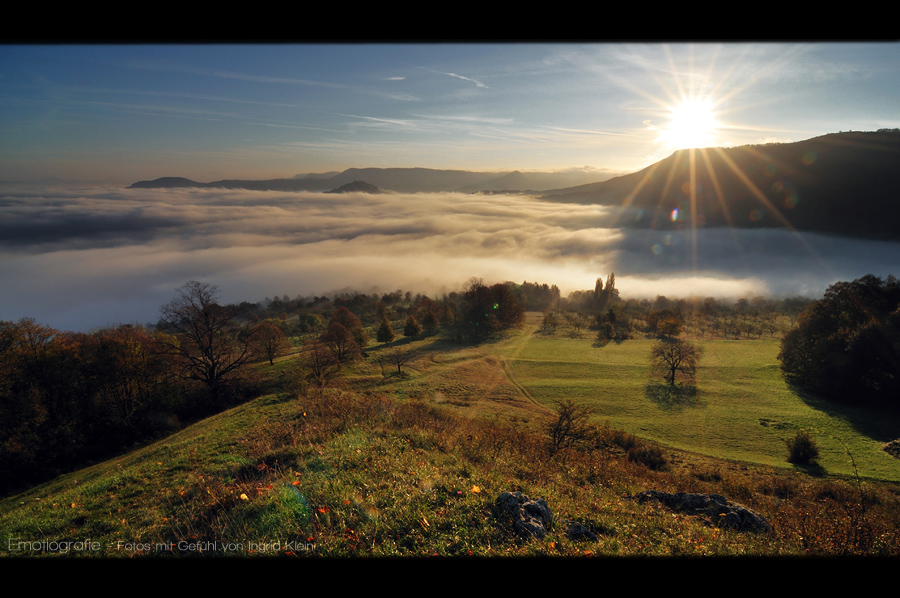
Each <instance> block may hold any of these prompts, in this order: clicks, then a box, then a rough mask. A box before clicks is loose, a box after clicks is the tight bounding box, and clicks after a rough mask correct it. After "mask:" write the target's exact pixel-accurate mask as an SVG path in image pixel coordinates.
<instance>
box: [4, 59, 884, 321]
mask: <svg viewBox="0 0 900 598" xmlns="http://www.w3.org/2000/svg"><path fill="white" fill-rule="evenodd" d="M898 54H900V52H898V47H897V45H896V44H585V45H571V44H509V45H507V44H486V45H484V44H472V45H452V44H451V45H427V44H425V45H413V44H408V45H405V44H396V45H394V44H387V45H375V46H366V45H354V44H348V45H341V44H335V45H322V46H317V45H291V44H285V45H276V46H254V45H246V46H235V47H231V46H222V47H206V46H202V45H198V46H188V47H181V46H166V45H161V46H140V45H134V46H96V47H95V46H74V47H66V46H52V47H43V46H6V47H4V48H3V49H2V50H0V69H2V70H0V72H2V73H3V74H4V77H5V80H4V81H5V84H4V86H3V91H2V92H0V102H2V105H3V106H4V110H3V111H2V114H3V116H2V117H0V151H2V152H3V155H4V160H3V161H2V163H0V181H5V182H0V281H2V283H3V284H2V285H0V319H3V320H18V319H19V318H23V317H32V318H35V319H36V320H37V321H39V322H42V323H45V324H47V325H49V326H53V327H55V328H59V329H66V330H82V331H86V330H91V329H94V328H96V327H100V326H107V325H113V324H117V323H122V322H137V323H142V324H143V323H148V322H154V321H155V320H156V318H157V317H158V313H159V307H160V306H161V305H163V304H164V303H166V302H167V301H169V300H170V299H171V297H172V293H173V291H174V289H176V288H177V287H179V286H180V285H182V284H183V283H184V282H185V281H187V280H191V279H196V280H203V281H207V282H210V283H213V284H216V285H218V286H219V287H221V290H222V299H223V300H224V301H227V302H240V301H251V302H256V301H260V300H262V299H263V298H264V297H265V296H273V295H278V296H282V295H285V294H286V295H289V296H290V297H296V296H298V295H322V294H328V293H333V292H337V291H341V290H354V291H359V292H364V293H371V292H382V293H384V292H390V291H394V290H396V289H398V288H402V289H403V290H410V291H413V292H422V293H427V294H430V295H439V294H441V293H445V292H449V291H454V290H459V289H460V288H461V287H462V286H463V284H464V283H465V282H466V281H467V280H468V279H469V278H471V277H479V278H483V279H484V280H485V281H486V282H500V281H507V280H509V281H514V282H518V283H522V282H523V281H526V280H527V281H537V282H542V283H548V284H556V285H558V286H559V287H560V289H561V290H562V292H563V294H567V293H569V292H571V291H575V290H583V289H588V288H592V287H593V284H594V280H595V279H596V278H597V277H600V276H605V275H606V274H607V273H609V272H613V271H614V272H615V273H616V280H617V285H618V288H619V289H620V291H621V293H622V296H623V297H650V298H652V297H655V296H656V295H659V294H662V295H667V296H678V297H686V296H691V295H696V296H717V297H723V298H737V297H752V296H757V295H765V294H773V295H779V296H789V295H806V296H813V297H814V296H818V295H820V294H821V293H822V292H823V291H824V290H825V288H826V287H827V286H828V285H829V284H831V283H833V282H835V281H836V280H842V279H843V280H852V279H855V278H858V277H859V276H862V275H864V274H866V273H872V274H876V275H878V276H886V275H888V274H891V273H894V274H896V271H895V270H894V268H895V267H896V264H897V263H900V244H898V240H900V239H898V231H900V227H898V226H897V225H896V222H897V221H898V219H897V207H896V200H895V197H896V191H895V189H897V188H898V185H900V182H898V180H897V177H898V174H897V172H898V171H897V169H896V168H894V165H896V164H897V159H896V158H897V138H898V134H897V133H896V132H895V130H896V129H897V127H898V126H900V121H898V119H897V115H898V114H900V110H898V108H900V106H898V105H897V102H898V99H897V98H898V97H900V94H898V93H897V92H896V87H897V85H898V84H900V77H898V66H897V65H898V64H900V60H897V58H898ZM847 130H852V131H857V133H842V131H847ZM858 131H868V132H869V133H858ZM875 131H881V132H880V133H875ZM695 148H703V151H701V150H700V149H695ZM48 180H50V181H55V182H53V183H52V184H48V183H47V182H46V181H48ZM360 189H362V190H366V191H370V192H360V191H359V190H360ZM331 191H339V192H337V193H331ZM375 191H378V193H375Z"/></svg>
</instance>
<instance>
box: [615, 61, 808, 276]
mask: <svg viewBox="0 0 900 598" xmlns="http://www.w3.org/2000/svg"><path fill="white" fill-rule="evenodd" d="M683 50H684V51H678V52H677V53H675V52H673V50H672V49H671V48H669V47H668V46H664V47H663V53H664V61H663V62H658V61H657V62H648V61H646V60H645V59H641V61H640V62H642V66H643V67H644V69H645V70H646V72H647V74H648V75H649V80H650V81H652V83H653V85H652V86H650V88H648V87H647V86H646V85H645V86H642V87H638V86H636V85H635V84H634V83H633V82H629V83H624V82H622V81H619V83H622V84H623V85H624V86H625V87H626V88H628V89H630V90H631V91H633V92H635V93H636V94H638V95H640V96H642V97H643V98H645V99H647V100H649V101H650V102H651V103H652V104H651V105H650V106H647V107H646V108H645V110H646V115H647V118H645V119H644V120H643V122H644V124H645V126H646V127H647V129H646V130H647V131H648V132H651V133H653V134H655V138H654V139H653V142H654V143H656V148H657V151H656V152H654V156H653V158H651V160H652V161H653V162H654V164H653V166H652V167H651V168H648V169H647V170H646V171H645V173H644V175H643V177H642V178H641V179H640V181H638V182H637V183H636V184H635V185H634V189H633V190H631V192H630V193H628V194H627V197H626V198H625V199H624V201H623V202H622V206H621V207H622V210H621V211H620V212H619V215H620V216H625V215H626V213H628V214H629V215H630V214H631V213H632V211H630V210H629V209H628V208H630V207H635V208H643V209H644V210H646V211H647V212H649V213H650V214H652V215H650V216H649V218H650V221H651V223H652V224H651V226H652V228H660V229H666V230H670V229H676V230H683V231H684V233H685V234H686V235H687V239H686V240H687V241H688V243H689V245H690V247H691V250H690V257H689V258H688V259H689V260H690V261H691V266H692V269H693V271H694V273H695V274H697V273H698V272H699V270H700V268H701V266H700V263H699V261H700V260H699V255H700V254H701V251H700V249H699V247H698V244H699V242H700V239H699V236H698V231H699V229H701V228H704V227H707V226H725V227H727V228H729V229H731V230H732V235H731V236H732V238H733V240H734V243H735V244H736V245H739V241H738V237H737V235H736V234H735V231H734V228H735V227H736V226H741V222H744V221H746V220H747V218H750V219H751V220H753V221H754V222H755V221H757V220H759V219H760V218H762V217H763V215H766V214H767V215H768V218H769V219H770V221H771V224H770V226H771V225H775V226H778V227H782V228H784V229H785V230H787V231H790V232H792V233H795V236H796V238H797V239H798V240H799V241H800V244H801V246H803V247H804V250H806V251H807V252H808V253H809V254H810V255H812V256H813V257H815V258H819V256H817V255H816V252H815V251H814V250H813V249H812V248H811V247H810V246H809V245H808V244H807V243H805V242H804V241H803V239H802V238H801V237H800V236H799V235H796V231H795V229H794V227H793V226H792V224H791V223H790V221H789V220H788V218H787V217H786V216H785V213H784V211H783V210H782V209H781V206H780V205H779V204H780V203H781V202H777V203H773V201H770V199H769V198H768V197H767V195H766V192H765V190H763V189H760V188H759V187H757V185H756V184H754V182H753V180H751V179H752V177H751V176H749V173H746V172H743V171H742V166H741V164H739V163H738V162H739V161H735V160H734V159H733V158H732V157H733V156H734V154H732V153H731V152H734V151H748V152H751V153H754V154H757V155H760V150H759V149H757V148H754V147H746V148H741V149H739V150H738V149H727V148H728V147H729V146H731V145H744V144H745V143H746V142H745V141H739V142H738V143H736V144H733V143H731V140H730V139H729V137H728V135H729V133H735V132H738V131H740V130H745V131H747V130H751V129H753V128H754V127H752V126H750V125H746V126H744V125H741V124H740V123H739V122H733V121H732V122H726V120H725V119H726V118H727V117H728V116H729V115H731V116H733V113H735V112H737V111H739V110H740V109H741V106H742V104H741V94H742V92H743V91H745V90H747V89H748V88H750V87H751V86H752V85H753V83H754V82H755V75H754V74H752V73H751V74H748V73H747V71H746V70H744V69H741V68H739V65H740V62H741V57H738V58H737V59H736V60H735V61H734V64H731V65H720V67H721V68H717V66H716V59H717V56H718V52H717V51H713V52H708V53H707V52H702V55H703V56H704V60H708V63H707V64H702V65H701V64H698V63H699V60H698V59H697V56H699V55H701V52H700V51H697V52H696V55H695V47H690V48H684V49H683ZM676 54H677V56H676ZM737 73H743V74H744V76H743V78H740V79H739V77H740V75H738V74H737ZM648 141H649V140H648ZM673 154H674V155H673ZM667 157H672V158H673V159H671V160H667V159H665V158H667ZM660 158H662V160H660ZM658 160H659V161H658ZM776 166H777V167H778V168H781V167H783V166H784V165H776ZM721 179H729V180H731V181H735V180H736V181H738V183H737V185H738V188H737V189H736V188H735V187H734V184H732V185H731V186H730V187H729V188H723V186H722V185H721V184H720V180H721ZM654 181H656V182H655V183H654ZM647 193H652V194H654V195H655V194H657V193H658V199H656V201H655V205H653V204H650V203H648V202H647V199H651V200H652V197H653V196H650V197H647V198H646V199H644V200H643V201H642V202H640V203H641V204H642V205H638V204H634V203H633V202H634V200H635V198H637V197H638V196H639V195H641V194H644V195H645V196H646V194H647ZM747 196H749V197H750V198H752V200H753V201H754V203H755V204H756V205H755V206H754V208H753V209H752V210H751V211H750V213H749V214H745V213H743V212H742V211H741V210H746V207H740V208H738V207H736V206H737V204H736V203H735V200H736V199H737V197H744V198H746V197H747ZM742 205H744V206H745V205H746V202H744V203H743V204H742ZM735 210H737V212H735ZM648 250H649V251H653V252H654V254H655V255H659V245H658V244H657V245H654V246H653V247H651V248H648Z"/></svg>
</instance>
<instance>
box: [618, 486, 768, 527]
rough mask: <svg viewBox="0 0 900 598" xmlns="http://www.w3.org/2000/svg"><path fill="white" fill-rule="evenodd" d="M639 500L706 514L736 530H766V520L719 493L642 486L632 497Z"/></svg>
mask: <svg viewBox="0 0 900 598" xmlns="http://www.w3.org/2000/svg"><path fill="white" fill-rule="evenodd" d="M634 498H635V499H637V501H638V502H641V503H643V502H646V501H648V500H658V501H659V502H661V503H663V504H664V505H666V507H668V508H669V509H672V510H673V511H678V512H680V513H687V514H688V515H706V516H708V517H709V518H710V519H711V520H712V523H713V524H714V525H716V526H718V527H728V528H732V529H735V530H738V531H742V532H743V531H751V532H767V531H769V530H771V529H772V528H771V526H770V525H769V522H768V521H766V520H765V518H763V517H762V516H761V515H758V514H756V513H754V512H753V511H751V510H750V509H748V508H747V507H745V506H743V505H739V504H737V503H732V502H729V501H728V499H727V498H725V497H724V496H722V495H721V494H691V493H687V492H678V493H676V494H668V493H666V492H658V491H656V490H644V491H643V492H641V493H640V494H637V495H636V496H635V497H634Z"/></svg>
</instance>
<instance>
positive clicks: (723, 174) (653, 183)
mask: <svg viewBox="0 0 900 598" xmlns="http://www.w3.org/2000/svg"><path fill="white" fill-rule="evenodd" d="M692 172H693V175H692ZM692 181H693V185H692ZM692 191H693V193H692ZM541 198H542V199H544V200H549V201H558V202H563V203H579V204H601V205H609V206H616V207H618V209H619V214H618V215H619V221H620V222H622V223H623V225H626V226H632V227H649V228H657V229H676V228H681V227H685V226H694V225H696V226H697V227H718V226H732V227H735V228H772V227H777V228H791V229H796V230H801V231H810V232H819V233H826V234H835V235H841V236H849V237H860V238H872V239H883V240H895V241H896V240H900V131H897V130H882V131H877V132H849V133H834V134H830V135H823V136H821V137H815V138H812V139H808V140H806V141H798V142H796V143H780V144H767V145H755V146H752V145H750V146H740V147H734V148H711V149H705V150H679V151H677V152H675V153H674V154H672V155H671V156H669V157H668V158H666V159H664V160H661V161H660V162H657V163H656V164H653V165H651V166H649V167H647V168H645V169H643V170H641V171H639V172H635V173H632V174H628V175H624V176H620V177H615V178H612V179H609V180H607V181H603V182H600V183H593V184H588V185H581V186H578V187H574V188H569V189H559V190H555V191H551V192H547V193H544V194H543V195H542V196H541ZM692 203H693V206H692ZM676 210H677V211H676Z"/></svg>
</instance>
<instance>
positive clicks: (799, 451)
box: [787, 430, 819, 465]
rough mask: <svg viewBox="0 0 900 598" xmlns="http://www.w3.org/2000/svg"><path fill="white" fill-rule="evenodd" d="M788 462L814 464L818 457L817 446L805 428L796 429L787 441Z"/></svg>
mask: <svg viewBox="0 0 900 598" xmlns="http://www.w3.org/2000/svg"><path fill="white" fill-rule="evenodd" d="M787 447H788V459H787V460H788V463H793V464H795V465H814V464H815V463H816V461H817V460H818V458H819V447H818V446H817V445H816V441H815V440H813V437H812V436H811V435H810V434H809V432H807V431H806V430H797V433H796V434H795V435H794V437H793V438H791V439H790V440H788V441H787Z"/></svg>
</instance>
